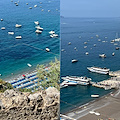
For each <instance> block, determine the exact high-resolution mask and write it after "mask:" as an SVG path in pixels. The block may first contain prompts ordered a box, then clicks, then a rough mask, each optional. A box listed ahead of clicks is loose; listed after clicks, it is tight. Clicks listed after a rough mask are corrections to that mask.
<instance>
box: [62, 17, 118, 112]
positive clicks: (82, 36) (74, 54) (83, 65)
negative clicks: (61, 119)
mask: <svg viewBox="0 0 120 120" xmlns="http://www.w3.org/2000/svg"><path fill="white" fill-rule="evenodd" d="M116 33H118V37H120V18H61V49H65V51H63V52H61V76H67V75H72V76H73V75H75V76H87V77H91V78H92V81H96V82H97V81H102V80H106V79H108V78H109V76H108V75H101V74H97V73H91V72H89V71H88V70H87V67H88V66H98V67H107V68H110V69H111V71H116V70H120V63H119V61H120V51H119V50H116V49H115V48H116V47H119V46H120V43H119V42H117V44H118V45H114V44H112V43H110V41H111V40H113V39H115V36H116ZM96 35H99V37H96ZM91 37H92V38H91ZM98 39H101V41H98ZM102 41H105V42H102ZM68 42H71V45H68ZM84 42H87V44H84ZM94 44H96V47H94ZM84 46H87V48H84ZM75 47H76V48H77V51H76V50H75V49H74V48H75ZM86 52H89V55H86V54H85V53H86ZM113 52H115V56H112V53H113ZM102 53H105V54H106V56H107V58H105V59H102V58H99V54H102ZM72 59H77V60H78V62H77V63H71V60H72ZM110 91H111V90H110ZM110 91H105V90H103V89H100V88H95V87H92V86H80V85H78V86H73V87H72V86H69V87H67V88H62V89H61V105H60V107H61V113H65V112H68V111H69V110H71V109H73V108H75V107H77V106H79V105H82V104H85V103H87V102H89V101H91V100H94V99H93V98H91V97H90V95H91V94H99V95H100V96H103V95H105V94H107V93H109V92H110Z"/></svg>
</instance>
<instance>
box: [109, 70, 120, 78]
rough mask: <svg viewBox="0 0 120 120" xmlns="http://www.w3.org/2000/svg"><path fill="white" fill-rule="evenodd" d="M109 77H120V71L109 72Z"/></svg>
mask: <svg viewBox="0 0 120 120" xmlns="http://www.w3.org/2000/svg"><path fill="white" fill-rule="evenodd" d="M109 75H110V76H114V77H119V76H120V70H118V71H110V72H109Z"/></svg>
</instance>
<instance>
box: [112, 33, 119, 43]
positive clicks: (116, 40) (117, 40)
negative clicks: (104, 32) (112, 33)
mask: <svg viewBox="0 0 120 120" xmlns="http://www.w3.org/2000/svg"><path fill="white" fill-rule="evenodd" d="M119 41H120V38H118V33H116V38H115V39H114V40H111V42H119Z"/></svg>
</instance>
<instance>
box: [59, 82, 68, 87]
mask: <svg viewBox="0 0 120 120" xmlns="http://www.w3.org/2000/svg"><path fill="white" fill-rule="evenodd" d="M65 87H68V85H65V84H64V83H61V84H60V88H65Z"/></svg>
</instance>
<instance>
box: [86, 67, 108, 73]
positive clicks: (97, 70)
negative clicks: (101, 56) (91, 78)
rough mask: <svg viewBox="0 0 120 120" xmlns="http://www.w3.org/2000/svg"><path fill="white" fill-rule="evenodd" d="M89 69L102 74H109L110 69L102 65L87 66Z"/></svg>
mask: <svg viewBox="0 0 120 120" xmlns="http://www.w3.org/2000/svg"><path fill="white" fill-rule="evenodd" d="M87 69H88V70H89V71H91V72H96V73H100V74H108V73H109V71H110V69H108V68H101V67H87Z"/></svg>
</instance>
